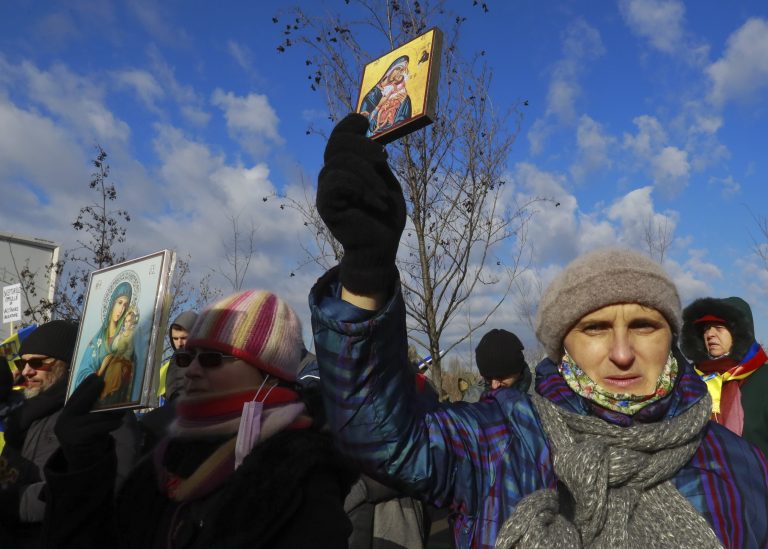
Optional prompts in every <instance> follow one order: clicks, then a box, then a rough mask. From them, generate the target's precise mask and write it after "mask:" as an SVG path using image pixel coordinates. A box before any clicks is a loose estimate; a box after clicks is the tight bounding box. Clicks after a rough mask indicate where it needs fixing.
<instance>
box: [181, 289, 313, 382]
mask: <svg viewBox="0 0 768 549" xmlns="http://www.w3.org/2000/svg"><path fill="white" fill-rule="evenodd" d="M186 346H187V347H188V348H189V347H205V348H208V349H213V350H216V351H219V352H222V353H226V354H230V355H232V356H236V357H238V358H240V359H242V360H244V361H246V362H248V363H249V364H251V365H252V366H255V367H256V368H258V369H259V370H263V371H264V372H267V373H268V374H271V375H273V376H276V377H278V378H280V379H282V380H285V381H296V376H297V373H298V371H299V369H300V367H301V366H300V365H301V350H302V349H303V347H304V345H303V342H302V340H301V322H300V321H299V317H297V316H296V313H295V312H294V311H293V309H291V307H289V306H288V304H287V303H286V302H285V301H283V300H282V299H280V298H279V297H278V296H276V295H275V294H273V293H271V292H267V291H266V290H245V291H242V292H238V293H236V294H232V295H230V296H227V297H225V298H223V299H221V300H219V301H217V302H216V303H214V304H213V305H209V306H208V307H206V308H205V310H203V312H202V313H200V316H199V317H198V318H197V321H196V322H195V325H194V326H193V327H192V331H191V332H190V334H189V338H188V339H187V345H186Z"/></svg>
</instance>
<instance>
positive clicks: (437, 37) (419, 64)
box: [356, 27, 443, 143]
mask: <svg viewBox="0 0 768 549" xmlns="http://www.w3.org/2000/svg"><path fill="white" fill-rule="evenodd" d="M442 42H443V35H442V33H441V32H440V29H438V28H436V27H435V28H432V29H430V30H428V31H427V32H425V33H424V34H421V35H419V36H417V37H416V38H414V39H413V40H411V41H410V42H407V43H405V44H403V45H402V46H400V47H399V48H397V49H394V50H392V51H390V52H389V53H387V54H386V55H383V56H381V57H379V58H378V59H374V60H373V61H371V62H370V63H368V64H367V65H366V66H365V69H364V70H363V79H362V82H361V84H360V94H359V97H358V100H357V110H356V112H358V113H360V114H362V115H364V116H365V117H367V118H368V122H369V126H368V133H367V135H368V137H370V138H372V139H375V140H377V141H379V142H381V143H389V142H391V141H394V140H395V139H399V138H401V137H403V136H404V135H406V134H409V133H411V132H413V131H416V130H418V129H420V128H423V127H424V126H426V125H428V124H431V123H432V122H434V121H435V107H436V103H437V84H438V80H439V79H440V56H441V48H442Z"/></svg>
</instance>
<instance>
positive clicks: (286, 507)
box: [46, 290, 354, 548]
mask: <svg viewBox="0 0 768 549" xmlns="http://www.w3.org/2000/svg"><path fill="white" fill-rule="evenodd" d="M302 347H303V345H302V341H301V326H300V324H299V320H298V317H297V316H296V314H295V312H294V311H293V310H292V309H291V308H290V307H289V306H288V305H287V304H286V303H285V302H284V301H283V300H281V299H280V298H279V297H278V296H276V295H275V294H272V293H270V292H266V291H260V290H247V291H243V292H239V293H236V294H233V295H231V296H228V297H226V298H224V299H222V300H220V301H219V302H217V303H215V304H213V305H212V306H209V307H208V308H207V309H206V310H204V311H203V312H202V313H201V314H200V317H199V318H198V319H197V322H196V323H195V325H194V327H193V328H192V331H191V333H190V334H189V339H188V340H187V345H186V348H185V349H184V350H181V351H178V352H177V353H176V355H175V357H176V363H177V364H178V366H179V367H180V368H181V369H182V370H183V372H184V376H185V394H184V395H183V396H182V397H181V398H180V399H179V401H178V404H177V406H176V419H175V421H174V422H173V424H172V426H171V429H170V433H169V435H168V436H167V437H166V438H165V439H163V440H162V441H161V442H160V443H159V444H158V446H157V447H156V448H155V450H154V451H153V452H152V454H151V455H149V456H148V457H147V459H145V460H144V461H143V462H141V463H140V464H139V465H138V466H137V467H136V469H135V470H134V471H133V473H132V474H131V476H130V477H129V479H128V481H127V482H126V484H125V487H124V489H123V490H122V491H121V493H120V494H118V495H117V498H116V499H114V498H113V493H112V490H111V486H112V485H113V483H112V482H110V478H111V476H112V475H113V474H114V452H113V451H112V449H111V447H110V445H109V441H108V440H106V439H104V438H103V434H102V432H103V431H104V429H106V428H107V425H106V424H107V423H108V422H109V414H108V413H106V414H105V413H99V414H88V413H87V412H88V410H89V409H90V407H91V406H92V403H93V402H94V400H95V399H96V398H97V397H98V391H99V390H100V386H101V384H102V383H103V382H102V381H101V379H100V378H98V377H97V376H91V377H90V378H88V379H86V380H85V382H84V383H83V384H82V385H81V386H80V387H78V389H77V390H76V391H75V393H74V394H73V396H72V398H71V399H70V401H69V402H68V404H67V406H66V407H65V409H64V411H63V412H62V419H61V420H60V421H59V424H58V426H57V435H58V436H59V438H60V440H61V444H62V447H63V452H60V453H59V454H57V455H55V456H54V458H53V459H52V460H51V461H50V462H49V467H48V469H47V471H48V473H49V474H50V475H51V482H52V486H51V500H49V501H51V502H52V504H51V505H52V509H53V512H52V513H51V514H50V515H49V516H48V517H47V525H46V526H47V539H46V541H47V544H48V545H47V546H51V547H74V546H77V547H97V546H107V545H109V544H110V543H115V544H116V545H117V546H118V547H131V548H134V547H135V548H139V547H140V548H151V547H206V548H208V547H270V548H272V547H275V548H279V547H285V548H289V547H290V548H295V547H309V546H314V545H315V544H316V543H317V540H323V542H322V544H323V547H346V546H347V538H348V536H349V533H350V532H351V525H350V524H349V521H348V519H347V517H346V515H345V513H344V510H343V500H344V497H345V495H346V493H347V491H348V490H349V486H350V485H351V482H352V481H353V480H354V473H352V472H351V471H350V469H349V468H348V467H347V465H346V463H345V462H344V461H343V460H342V459H341V458H340V456H339V455H338V454H337V453H336V450H335V449H334V448H333V445H332V443H331V441H330V439H329V438H328V437H327V435H326V434H323V433H320V432H319V431H318V430H317V429H316V428H315V424H316V422H314V421H313V418H312V414H311V412H310V411H309V410H308V408H307V406H306V405H305V403H304V402H303V401H302V400H301V398H300V396H299V394H298V393H297V392H296V385H295V381H296V375H297V373H298V371H299V369H300V362H301V351H302ZM94 416H95V417H96V419H93V418H94ZM102 418H104V419H102ZM84 426H85V427H84ZM86 491H87V494H86Z"/></svg>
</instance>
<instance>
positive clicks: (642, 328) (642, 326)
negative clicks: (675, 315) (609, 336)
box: [630, 321, 659, 333]
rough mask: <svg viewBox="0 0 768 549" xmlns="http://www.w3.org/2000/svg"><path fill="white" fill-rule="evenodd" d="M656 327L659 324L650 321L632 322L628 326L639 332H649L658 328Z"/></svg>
mask: <svg viewBox="0 0 768 549" xmlns="http://www.w3.org/2000/svg"><path fill="white" fill-rule="evenodd" d="M658 327H659V326H658V325H657V324H656V323H654V322H650V321H638V322H633V323H632V325H631V326H630V328H632V329H633V330H634V331H636V332H640V333H650V332H653V331H654V330H656V329H658Z"/></svg>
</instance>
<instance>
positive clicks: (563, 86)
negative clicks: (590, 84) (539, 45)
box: [528, 18, 605, 154]
mask: <svg viewBox="0 0 768 549" xmlns="http://www.w3.org/2000/svg"><path fill="white" fill-rule="evenodd" d="M562 52H563V55H562V57H561V58H560V59H559V60H558V61H557V62H556V63H555V65H554V67H553V69H552V74H551V76H550V81H549V89H548V91H547V108H546V111H545V114H544V119H539V120H536V121H535V122H534V123H533V126H532V127H531V129H530V131H529V132H528V141H529V142H530V145H531V153H532V154H538V153H539V152H541V150H542V149H543V147H544V143H545V141H546V139H547V137H548V136H549V134H550V133H551V131H552V129H553V127H552V126H553V125H554V123H555V122H556V123H558V124H566V125H570V124H573V123H574V122H575V121H576V112H577V109H576V102H577V100H578V98H579V97H580V96H581V93H582V89H581V84H580V82H579V79H580V78H581V76H582V73H583V72H584V70H585V69H586V66H587V64H588V63H589V62H590V61H592V60H594V59H597V58H598V57H600V56H602V55H603V54H604V53H605V48H604V46H603V41H602V39H601V38H600V32H599V31H598V30H597V29H596V28H595V27H593V26H591V25H590V24H589V23H587V22H586V21H584V20H583V19H581V18H577V19H575V20H574V21H573V22H571V24H570V25H568V27H567V28H566V30H565V32H564V33H563V36H562Z"/></svg>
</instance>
